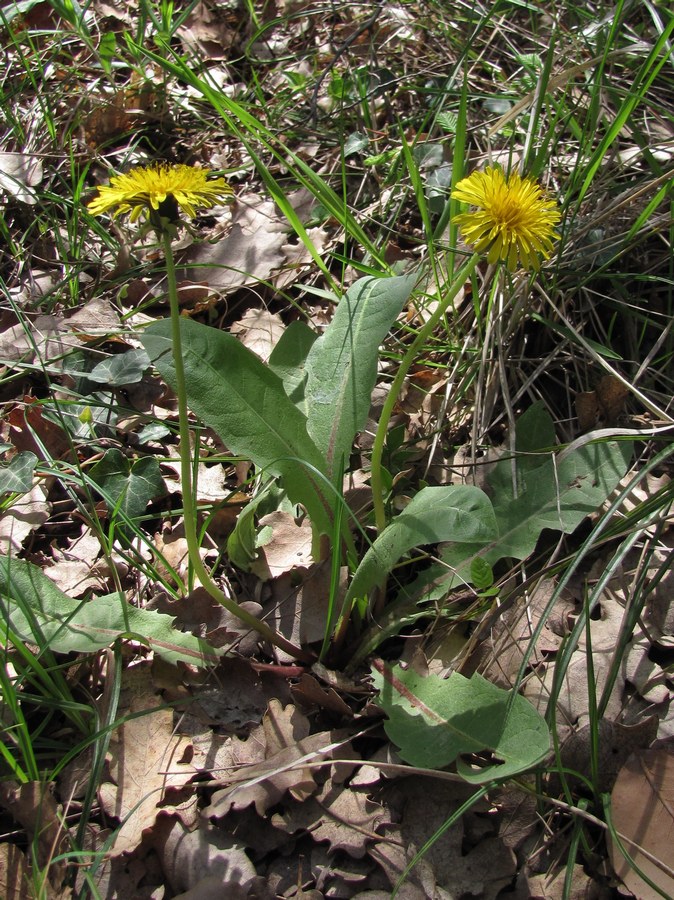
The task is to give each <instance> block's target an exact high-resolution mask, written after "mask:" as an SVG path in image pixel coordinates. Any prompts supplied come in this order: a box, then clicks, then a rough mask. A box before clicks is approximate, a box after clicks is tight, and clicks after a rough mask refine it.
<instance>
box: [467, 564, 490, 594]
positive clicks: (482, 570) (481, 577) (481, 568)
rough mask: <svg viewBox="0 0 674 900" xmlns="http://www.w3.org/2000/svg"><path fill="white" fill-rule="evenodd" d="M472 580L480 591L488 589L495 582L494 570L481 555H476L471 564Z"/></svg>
mask: <svg viewBox="0 0 674 900" xmlns="http://www.w3.org/2000/svg"><path fill="white" fill-rule="evenodd" d="M470 580H471V581H472V583H473V584H474V585H475V587H476V588H477V589H478V591H486V590H487V588H490V587H491V586H492V584H493V583H494V570H493V569H492V567H491V566H490V565H489V563H488V562H485V560H484V559H482V557H481V556H476V557H475V559H474V560H473V561H472V563H471V564H470Z"/></svg>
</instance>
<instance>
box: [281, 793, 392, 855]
mask: <svg viewBox="0 0 674 900" xmlns="http://www.w3.org/2000/svg"><path fill="white" fill-rule="evenodd" d="M389 824H391V816H390V812H389V811H388V810H386V809H385V808H384V807H383V806H380V804H379V803H375V801H374V800H370V798H369V797H367V796H366V795H365V794H364V793H362V792H360V791H357V790H353V789H346V788H345V787H344V785H342V784H337V785H335V784H333V783H332V780H331V779H328V781H326V783H325V784H324V785H323V787H322V788H321V790H320V792H319V793H318V794H317V795H316V796H315V797H311V798H310V799H308V800H306V801H305V802H304V803H301V804H293V805H292V806H290V807H289V809H288V810H287V811H286V812H285V813H283V815H279V814H277V815H274V816H272V825H274V827H276V828H282V829H283V830H284V831H287V832H289V833H290V834H294V833H295V832H297V831H300V830H301V831H306V832H308V833H309V834H310V835H311V837H312V838H313V840H315V841H317V842H319V843H320V842H322V841H328V843H329V844H330V848H331V850H344V851H346V852H347V853H348V854H349V855H350V856H354V857H356V858H361V857H363V856H365V853H366V851H367V848H366V841H368V840H370V841H379V840H381V835H379V834H377V833H376V829H377V828H380V827H381V826H383V825H389Z"/></svg>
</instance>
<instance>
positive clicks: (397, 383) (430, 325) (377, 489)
mask: <svg viewBox="0 0 674 900" xmlns="http://www.w3.org/2000/svg"><path fill="white" fill-rule="evenodd" d="M479 259H480V254H479V253H474V254H473V255H472V256H471V257H470V259H468V260H467V261H466V262H465V263H464V264H463V266H461V268H460V269H459V271H458V272H457V273H456V275H455V276H454V279H453V280H452V283H451V285H450V286H449V289H448V291H447V294H446V295H445V296H444V297H443V298H442V300H441V302H440V303H438V307H437V309H436V310H435V312H434V313H433V315H432V316H431V317H430V318H429V319H428V321H427V322H426V324H425V325H424V326H423V327H422V328H421V329H420V331H419V332H418V334H417V336H416V337H415V338H414V340H413V341H412V343H411V344H410V346H409V347H408V348H407V352H406V353H405V356H404V357H403V360H402V362H401V363H400V368H399V369H398V372H397V374H396V377H395V378H394V379H393V383H392V384H391V388H390V390H389V392H388V396H387V398H386V402H385V403H384V408H383V409H382V412H381V416H380V418H379V425H378V426H377V434H376V435H375V439H374V444H373V446H372V465H371V470H370V484H371V485H372V503H373V505H374V520H375V525H376V526H377V534H381V533H382V531H383V530H384V528H386V508H385V505H384V489H383V484H382V466H381V460H382V456H383V454H384V444H385V443H386V435H387V433H388V425H389V422H390V420H391V415H392V414H393V408H394V407H395V405H396V402H397V400H398V397H399V396H400V391H401V390H402V386H403V383H404V381H405V378H406V377H407V373H408V372H409V370H410V366H411V365H412V363H413V362H414V360H415V359H416V358H417V355H418V352H419V350H420V349H421V347H422V346H423V345H424V344H425V342H426V340H427V338H428V336H429V335H430V334H431V333H432V331H433V329H434V328H435V326H436V325H437V324H438V322H439V321H440V319H442V317H443V316H444V315H445V313H446V312H447V308H448V306H449V304H450V303H451V302H452V300H454V298H455V297H456V295H457V294H458V293H459V291H460V290H461V288H462V287H463V285H464V284H465V283H466V280H467V279H468V278H470V276H471V275H472V274H473V272H474V270H475V266H476V265H477V262H478V260H479Z"/></svg>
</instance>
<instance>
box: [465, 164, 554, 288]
mask: <svg viewBox="0 0 674 900" xmlns="http://www.w3.org/2000/svg"><path fill="white" fill-rule="evenodd" d="M452 197H453V198H454V199H455V200H461V201H462V202H463V203H469V204H470V205H471V206H476V207H477V209H476V210H475V211H470V212H465V213H461V214H460V215H458V216H456V217H455V219H454V221H455V222H456V224H457V225H458V226H459V228H460V230H461V234H462V235H463V238H464V240H465V241H466V243H467V244H470V245H471V246H473V247H474V248H475V250H476V251H477V252H478V253H482V252H483V251H485V250H487V251H488V256H487V260H488V262H489V263H495V262H497V261H498V260H503V262H505V263H506V265H507V266H508V268H509V269H511V270H514V269H516V268H517V264H518V261H519V262H521V264H522V265H523V266H524V267H525V268H527V269H538V267H539V266H540V257H543V259H547V258H548V257H549V256H550V254H551V253H552V242H553V240H555V239H556V238H558V237H559V235H558V234H557V233H556V232H555V230H554V229H555V225H556V224H557V223H558V222H559V220H560V219H561V214H560V212H559V210H558V208H557V204H556V203H555V201H554V200H546V199H545V197H544V195H543V191H542V190H541V188H540V186H539V185H538V184H537V183H536V182H535V181H534V180H533V179H531V178H521V177H520V176H519V175H518V174H517V173H516V172H511V174H510V175H509V176H508V177H507V178H506V177H505V175H504V174H503V172H502V171H501V169H498V168H495V167H491V166H488V167H487V168H486V169H485V170H484V172H473V173H472V174H470V175H469V176H468V177H467V178H463V179H462V180H461V181H460V182H459V183H458V184H457V185H456V187H455V188H454V190H453V191H452Z"/></svg>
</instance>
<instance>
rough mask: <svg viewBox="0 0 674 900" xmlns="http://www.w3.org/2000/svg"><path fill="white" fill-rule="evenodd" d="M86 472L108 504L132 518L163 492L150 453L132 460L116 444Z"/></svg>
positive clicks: (141, 513)
mask: <svg viewBox="0 0 674 900" xmlns="http://www.w3.org/2000/svg"><path fill="white" fill-rule="evenodd" d="M89 476H90V478H91V480H92V481H93V482H94V483H95V484H97V485H98V487H99V488H100V489H101V493H102V494H103V497H104V499H105V501H106V503H107V504H108V506H109V508H110V509H111V510H120V511H121V512H122V513H123V515H124V516H125V517H126V518H127V519H130V520H131V521H133V520H134V519H137V518H138V517H139V516H142V515H143V513H144V512H145V510H146V509H147V505H148V503H150V502H151V501H152V500H155V499H156V498H157V497H161V496H163V494H164V493H165V492H166V488H165V485H164V479H163V478H162V475H161V470H160V468H159V463H158V462H157V460H156V459H155V458H154V457H153V456H144V457H142V458H141V459H137V460H136V461H135V462H134V463H131V462H130V461H129V460H128V459H127V457H126V456H124V454H123V453H120V451H119V450H116V449H115V448H112V449H110V450H108V451H107V453H106V454H105V456H104V457H103V459H101V460H100V461H99V462H97V463H96V464H95V465H94V466H92V467H91V469H90V471H89Z"/></svg>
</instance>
